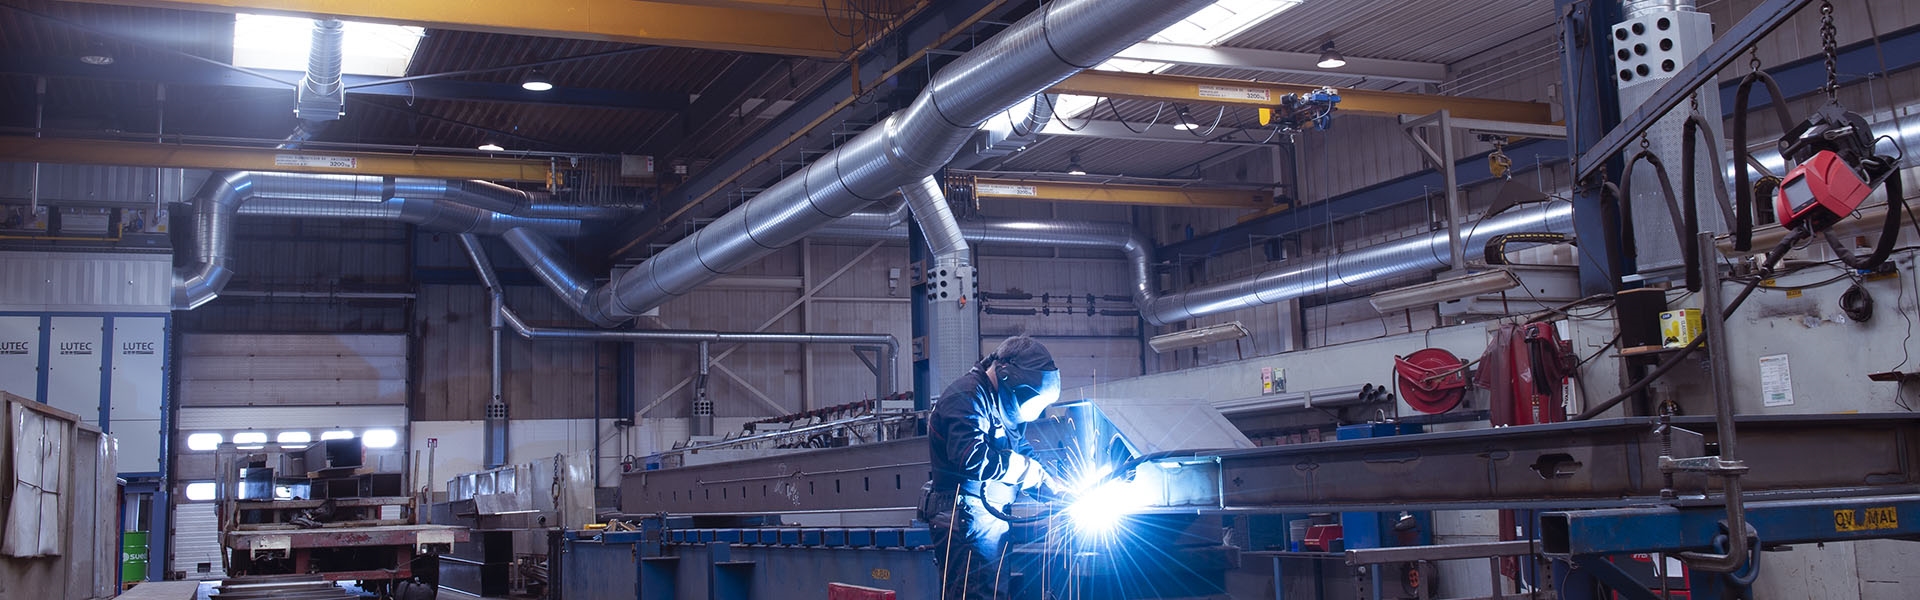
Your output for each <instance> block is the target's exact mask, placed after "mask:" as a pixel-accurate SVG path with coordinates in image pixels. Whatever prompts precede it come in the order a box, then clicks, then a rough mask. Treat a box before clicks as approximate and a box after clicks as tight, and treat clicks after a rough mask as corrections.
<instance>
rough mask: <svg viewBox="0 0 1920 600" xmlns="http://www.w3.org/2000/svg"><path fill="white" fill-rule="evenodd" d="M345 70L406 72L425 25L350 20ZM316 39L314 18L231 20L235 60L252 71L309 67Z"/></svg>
mask: <svg viewBox="0 0 1920 600" xmlns="http://www.w3.org/2000/svg"><path fill="white" fill-rule="evenodd" d="M346 25H347V26H346V34H345V39H344V40H343V46H344V47H345V49H346V53H345V54H346V56H345V57H344V61H343V63H342V64H341V71H342V72H345V73H348V74H354V75H376V76H381V77H398V76H401V75H405V74H407V63H408V62H409V61H411V60H413V49H414V47H415V46H417V45H419V44H420V36H421V34H422V32H423V31H425V30H424V29H422V28H420V27H409V26H405V25H380V24H375V23H356V22H353V21H347V22H346ZM312 43H313V19H306V18H301V17H279V16H269V15H249V14H237V15H234V19H233V64H234V66H238V67H246V68H249V69H275V70H282V71H305V70H306V69H307V46H308V45H310V44H312Z"/></svg>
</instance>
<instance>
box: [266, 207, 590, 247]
mask: <svg viewBox="0 0 1920 600" xmlns="http://www.w3.org/2000/svg"><path fill="white" fill-rule="evenodd" d="M238 214H240V215H245V216H250V217H252V216H262V217H311V218H322V219H366V220H379V221H400V222H403V223H411V224H413V225H418V226H420V228H421V229H426V230H429V231H442V232H448V233H473V234H479V235H489V236H501V235H506V233H507V232H508V231H511V230H514V229H531V230H536V231H539V232H541V233H543V234H546V235H550V236H554V237H577V236H579V235H580V231H581V228H582V226H581V223H580V222H579V221H576V220H573V219H542V218H535V217H522V216H517V215H503V214H500V213H497V212H493V211H490V210H485V209H480V208H475V207H473V206H468V205H465V204H461V203H459V202H455V201H452V200H445V199H439V198H387V199H385V200H380V201H362V202H341V201H337V200H301V199H293V198H254V199H252V200H248V201H247V202H245V203H243V204H241V205H240V210H239V213H238Z"/></svg>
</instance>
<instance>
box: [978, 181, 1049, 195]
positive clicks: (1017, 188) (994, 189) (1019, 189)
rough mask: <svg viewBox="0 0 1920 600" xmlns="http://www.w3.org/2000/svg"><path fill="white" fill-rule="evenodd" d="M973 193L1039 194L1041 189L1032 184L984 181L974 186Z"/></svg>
mask: <svg viewBox="0 0 1920 600" xmlns="http://www.w3.org/2000/svg"><path fill="white" fill-rule="evenodd" d="M973 193H974V194H977V195H981V196H1028V197H1033V196H1039V195H1040V191H1039V190H1037V189H1034V187H1033V186H1030V185H1013V184H1007V183H982V184H979V185H976V186H974V188H973Z"/></svg>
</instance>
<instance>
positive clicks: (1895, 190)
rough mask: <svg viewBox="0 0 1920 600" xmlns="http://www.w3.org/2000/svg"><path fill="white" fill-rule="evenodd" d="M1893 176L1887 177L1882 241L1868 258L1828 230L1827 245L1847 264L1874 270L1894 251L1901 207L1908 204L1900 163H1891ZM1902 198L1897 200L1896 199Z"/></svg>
mask: <svg viewBox="0 0 1920 600" xmlns="http://www.w3.org/2000/svg"><path fill="white" fill-rule="evenodd" d="M1890 168H1892V169H1893V176H1891V177H1888V178H1887V220H1886V221H1885V222H1883V223H1882V224H1881V226H1880V241H1879V242H1878V243H1875V244H1874V245H1873V253H1872V254H1868V255H1867V257H1866V258H1860V257H1858V256H1854V254H1853V249H1851V248H1848V247H1847V246H1846V244H1845V243H1843V242H1841V241H1840V236H1837V235H1834V234H1833V231H1831V230H1829V231H1827V232H1826V238H1827V246H1828V247H1829V248H1832V249H1833V253H1834V255H1835V257H1837V258H1839V259H1840V262H1842V263H1846V265H1847V266H1849V267H1852V268H1854V269H1858V270H1861V271H1872V270H1874V269H1878V268H1880V265H1881V264H1882V263H1885V262H1887V256H1889V255H1891V254H1892V253H1893V244H1894V242H1895V241H1897V240H1898V239H1899V237H1900V208H1901V207H1902V206H1905V205H1906V202H1905V200H1906V197H1907V193H1906V186H1905V184H1903V183H1901V177H1900V168H1899V165H1898V164H1894V165H1891V166H1890ZM1896 198H1898V199H1900V202H1895V201H1894V199H1896Z"/></svg>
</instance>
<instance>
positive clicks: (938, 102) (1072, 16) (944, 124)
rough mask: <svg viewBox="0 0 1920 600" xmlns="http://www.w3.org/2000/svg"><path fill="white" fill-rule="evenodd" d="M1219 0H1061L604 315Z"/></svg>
mask: <svg viewBox="0 0 1920 600" xmlns="http://www.w3.org/2000/svg"><path fill="white" fill-rule="evenodd" d="M1209 4H1211V1H1210V0H1057V1H1055V2H1052V3H1049V4H1047V5H1045V6H1043V7H1042V8H1041V9H1040V10H1039V11H1038V12H1037V14H1032V15H1028V16H1027V17H1026V18H1024V19H1021V20H1020V21H1019V22H1017V23H1014V24H1013V25H1012V26H1010V27H1008V28H1007V29H1006V30H1005V31H1002V32H1001V33H999V34H998V35H995V36H994V37H993V38H991V39H988V40H987V41H986V42H985V43H983V44H981V45H980V46H978V47H976V48H974V49H973V50H972V51H970V52H968V53H967V54H966V55H964V56H961V57H960V58H958V59H956V60H955V61H953V62H952V63H951V64H948V65H947V66H946V67H945V68H942V69H941V70H940V72H939V73H937V74H935V75H934V77H933V80H932V81H931V82H929V83H928V85H927V89H926V90H925V91H923V92H921V94H920V96H919V97H918V98H916V99H915V100H914V102H913V104H912V105H910V106H908V107H907V108H906V109H904V110H901V111H899V112H896V113H894V114H893V115H892V116H889V117H888V118H887V119H886V120H885V121H883V122H881V123H880V124H878V125H876V126H874V127H872V128H869V129H868V130H867V131H866V132H864V133H862V134H860V135H858V136H855V137H854V138H853V139H851V140H848V141H847V142H846V143H845V144H844V145H842V146H840V147H839V148H836V149H834V150H833V151H832V152H828V153H827V154H826V155H824V156H822V157H820V158H819V159H818V160H815V161H813V162H812V163H811V164H809V165H807V167H806V168H805V169H803V170H802V171H801V172H800V173H797V174H795V175H793V176H791V177H788V178H786V179H783V180H781V181H780V182H778V183H775V184H773V186H772V187H770V188H768V189H767V190H766V191H765V192H762V193H761V194H759V195H757V196H754V197H753V199H751V200H748V201H747V203H746V204H745V205H743V206H741V207H740V208H737V209H734V210H732V211H730V212H728V213H726V214H724V215H721V216H720V218H719V219H717V220H715V221H713V222H712V223H711V224H708V225H707V226H706V227H704V228H702V229H701V230H700V231H698V232H695V233H694V235H693V236H692V237H689V238H687V239H683V240H681V241H679V242H678V243H675V244H673V245H671V246H668V247H667V248H666V249H665V250H662V251H661V252H660V253H659V254H657V255H655V256H654V257H653V258H651V259H649V260H647V261H646V262H642V263H640V264H639V265H638V266H636V267H635V268H633V269H631V270H628V271H626V272H625V273H624V274H622V275H620V276H619V277H617V278H615V279H614V280H613V281H611V282H609V283H608V284H607V285H605V286H603V288H605V290H606V291H604V292H602V291H599V290H596V291H595V293H594V294H593V295H592V302H591V304H592V305H591V307H590V310H591V313H592V314H590V315H588V317H589V318H590V319H592V320H593V321H595V322H604V321H607V320H621V319H625V318H629V317H632V316H635V315H638V314H640V313H642V312H644V311H646V310H648V309H651V308H654V307H656V306H659V305H661V304H663V303H665V302H667V301H668V300H670V299H672V298H674V297H676V296H680V295H683V294H686V293H688V292H691V291H693V289H694V288H696V287H698V286H699V285H700V284H702V283H705V282H707V281H710V280H712V279H714V278H716V277H719V276H720V275H723V274H725V273H729V272H732V271H734V270H736V269H739V268H740V267H741V266H744V265H746V264H747V263H749V262H752V261H754V260H757V259H759V258H761V257H764V256H766V255H767V254H769V253H771V252H772V251H774V250H776V249H778V248H781V247H785V246H787V245H788V244H792V243H794V242H796V241H799V240H800V238H802V237H805V236H806V235H807V234H808V233H810V232H812V231H813V230H815V229H817V228H819V227H821V226H822V225H825V224H827V223H829V222H832V221H833V220H834V219H838V218H840V217H844V216H846V215H849V214H852V213H853V212H854V211H857V210H860V209H861V208H864V207H866V206H867V205H869V204H872V203H873V202H875V201H877V200H882V199H885V198H887V197H888V196H891V195H893V194H894V193H895V191H896V190H898V189H899V188H900V187H901V186H903V185H908V184H912V183H915V182H917V181H919V180H920V179H921V178H924V177H927V176H929V175H932V174H933V173H934V172H935V171H936V170H938V169H939V168H940V167H941V166H942V165H944V164H946V163H947V161H948V160H950V159H952V158H953V155H954V154H955V152H957V151H958V150H959V149H960V148H961V147H962V146H963V145H965V144H966V142H967V140H968V139H969V138H970V137H971V136H972V135H973V133H974V131H975V130H976V129H977V128H978V127H979V126H980V125H981V124H982V123H983V122H985V121H986V120H987V119H988V118H990V117H993V116H994V115H996V114H999V113H1001V112H1002V111H1005V110H1006V109H1007V108H1009V107H1011V106H1013V105H1014V104H1015V103H1017V102H1019V101H1021V100H1024V99H1027V98H1030V97H1032V96H1033V95H1034V94H1037V93H1039V92H1041V91H1042V90H1045V89H1046V88H1048V87H1049V86H1051V85H1053V84H1054V83H1057V82H1059V81H1060V80H1062V79H1065V78H1067V77H1068V76H1071V75H1073V74H1074V73H1077V72H1079V71H1080V70H1082V69H1086V68H1089V67H1092V66H1094V65H1096V64H1099V63H1100V62H1101V61H1104V60H1106V59H1107V58H1108V57H1111V56H1112V55H1113V54H1114V53H1116V52H1119V51H1120V50H1121V49H1122V48H1125V47H1127V46H1129V45H1132V44H1133V43H1135V42H1138V41H1140V40H1142V39H1145V38H1146V37H1147V36H1150V35H1152V34H1153V33H1155V32H1157V31H1160V30H1162V29H1165V28H1166V27H1167V26H1169V25H1172V24H1173V23H1175V22H1177V21H1179V20H1180V19H1182V18H1185V17H1186V16H1188V15H1190V14H1192V13H1193V12H1194V11H1196V10H1199V9H1200V8H1202V7H1205V6H1207V5H1209Z"/></svg>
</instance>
